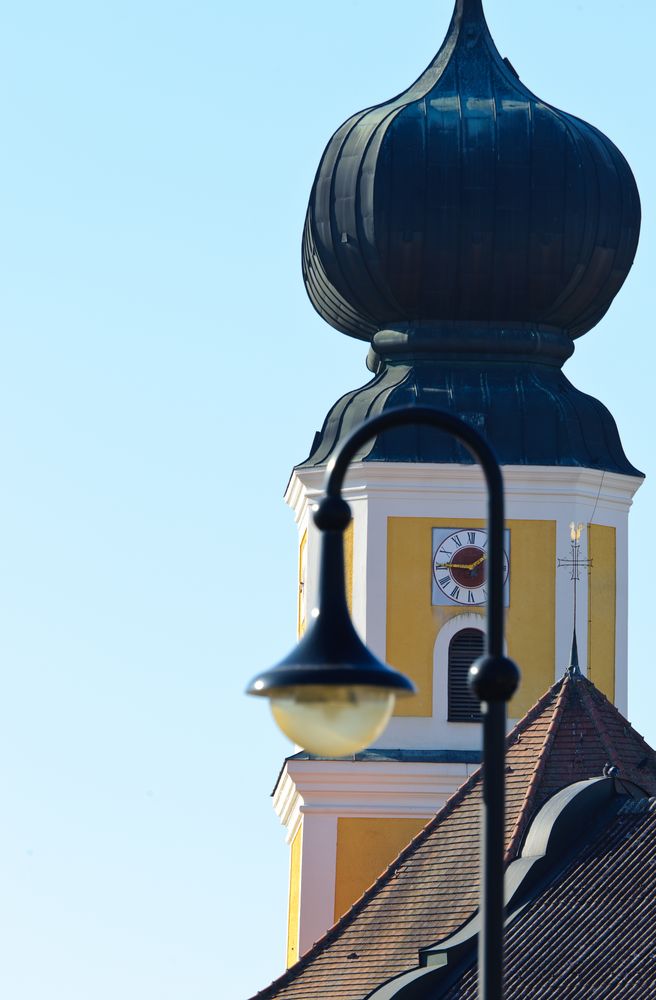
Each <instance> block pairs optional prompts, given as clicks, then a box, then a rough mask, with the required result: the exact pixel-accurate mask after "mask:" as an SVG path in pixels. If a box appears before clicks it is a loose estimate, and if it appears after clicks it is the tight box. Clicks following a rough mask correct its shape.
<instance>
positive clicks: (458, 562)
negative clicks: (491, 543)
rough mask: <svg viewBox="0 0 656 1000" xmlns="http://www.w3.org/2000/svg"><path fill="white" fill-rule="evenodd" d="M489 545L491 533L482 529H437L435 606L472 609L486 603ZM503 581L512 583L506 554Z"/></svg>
mask: <svg viewBox="0 0 656 1000" xmlns="http://www.w3.org/2000/svg"><path fill="white" fill-rule="evenodd" d="M436 535H437V537H436ZM487 542H488V538H487V531H484V530H483V529H482V528H460V529H458V530H453V529H450V528H448V529H446V532H445V531H444V530H442V531H439V529H433V581H434V587H433V604H465V605H469V606H470V607H471V606H472V605H474V606H476V605H479V604H485V602H486V600H487ZM503 579H504V584H505V583H506V581H507V580H508V556H507V554H506V552H505V551H504V554H503ZM436 597H437V598H438V599H437V600H436ZM440 597H441V599H440Z"/></svg>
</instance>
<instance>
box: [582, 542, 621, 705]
mask: <svg viewBox="0 0 656 1000" xmlns="http://www.w3.org/2000/svg"><path fill="white" fill-rule="evenodd" d="M588 558H589V559H591V560H592V566H591V567H590V569H589V570H588V676H589V677H590V680H591V681H593V683H594V684H596V686H597V687H598V688H599V689H600V690H601V691H603V692H604V694H605V695H606V697H607V698H609V699H610V701H615V602H616V579H617V576H616V573H617V568H616V540H615V528H611V527H608V526H606V525H603V524H589V525H588Z"/></svg>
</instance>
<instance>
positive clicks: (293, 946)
mask: <svg viewBox="0 0 656 1000" xmlns="http://www.w3.org/2000/svg"><path fill="white" fill-rule="evenodd" d="M302 847H303V827H302V826H299V828H298V830H297V831H296V833H295V834H294V839H293V840H292V844H291V858H290V868H289V906H288V908H287V967H288V968H289V966H290V965H293V964H294V962H296V961H297V960H298V937H299V916H300V903H301V850H302Z"/></svg>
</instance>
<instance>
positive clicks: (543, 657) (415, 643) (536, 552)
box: [386, 516, 556, 718]
mask: <svg viewBox="0 0 656 1000" xmlns="http://www.w3.org/2000/svg"><path fill="white" fill-rule="evenodd" d="M451 526H453V527H462V528H468V527H471V528H481V527H485V522H484V521H483V520H478V519H472V518H467V519H465V518H459V517H457V516H454V517H449V518H431V517H412V518H411V517H390V518H388V521H387V651H386V656H387V662H388V663H390V664H391V665H392V666H394V667H397V668H398V669H399V670H402V671H403V672H404V673H406V674H408V675H409V676H410V677H412V679H413V680H414V682H415V684H416V685H417V687H418V689H419V690H418V694H416V695H415V696H413V697H411V698H402V699H399V700H398V702H397V708H396V714H397V715H404V716H430V714H431V710H432V699H433V650H434V646H435V639H436V637H437V634H438V632H439V631H440V629H441V628H442V626H443V625H444V624H445V623H446V622H447V621H448V620H449V619H450V618H453V617H454V616H456V615H459V614H463V613H464V612H467V611H468V610H469V609H467V608H465V607H456V606H452V607H449V606H447V607H443V606H435V607H433V605H432V604H431V565H432V529H433V528H434V527H435V528H439V527H451ZM506 527H508V528H509V529H510V553H509V555H510V605H509V608H508V611H507V617H506V637H507V642H508V651H509V655H510V656H512V657H513V659H515V660H516V661H517V663H518V664H519V666H520V669H521V671H522V683H521V686H520V688H519V691H518V693H517V694H516V696H515V697H514V698H513V700H512V702H511V703H510V705H509V707H508V713H509V715H510V717H512V718H520V717H521V716H522V715H524V713H525V712H526V711H527V710H528V709H529V708H530V707H531V705H533V704H534V702H535V701H537V699H538V698H539V697H540V696H541V695H542V694H544V692H545V691H546V689H547V688H548V687H549V686H550V685H551V684H552V683H553V680H554V658H555V614H556V524H555V521H524V520H521V521H520V520H511V521H507V522H506ZM470 610H472V611H473V610H474V609H470ZM476 613H477V614H480V616H481V619H483V618H484V615H485V608H478V609H476Z"/></svg>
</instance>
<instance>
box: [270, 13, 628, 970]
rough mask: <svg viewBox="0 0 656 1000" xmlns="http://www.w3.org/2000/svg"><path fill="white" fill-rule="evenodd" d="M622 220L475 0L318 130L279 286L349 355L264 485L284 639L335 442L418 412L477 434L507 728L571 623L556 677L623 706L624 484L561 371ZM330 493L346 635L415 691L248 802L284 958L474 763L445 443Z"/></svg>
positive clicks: (594, 140)
mask: <svg viewBox="0 0 656 1000" xmlns="http://www.w3.org/2000/svg"><path fill="white" fill-rule="evenodd" d="M517 62H519V60H517ZM639 225H640V204H639V198H638V192H637V189H636V185H635V181H634V179H633V175H632V173H631V170H630V168H629V166H628V164H627V163H626V161H625V159H624V157H623V156H622V154H621V153H620V151H619V150H618V149H617V148H616V147H615V146H614V145H613V143H612V142H611V141H610V140H609V139H608V138H607V137H606V136H604V135H603V134H602V133H601V132H599V131H598V130H597V129H596V128H593V127H592V126H590V125H588V124H586V123H585V122H584V121H582V120H580V119H578V118H575V117H573V116H571V115H569V114H566V113H565V112H562V111H559V110H557V109H555V108H553V107H551V106H550V105H548V104H545V103H544V102H543V101H541V100H540V99H539V98H537V97H536V96H535V95H534V94H533V93H531V91H530V90H528V89H527V87H526V86H525V85H524V84H523V82H522V81H521V80H520V78H519V77H518V75H517V73H516V72H515V70H514V69H513V67H512V66H511V64H510V63H509V62H508V60H506V59H502V58H501V56H500V54H499V53H498V51H497V49H496V47H495V45H494V42H493V41H492V38H491V36H490V33H489V30H488V27H487V25H486V22H485V18H484V15H483V10H482V6H481V2H480V0H457V2H456V5H455V10H454V13H453V17H452V20H451V24H450V26H449V29H448V32H447V36H446V39H445V41H444V43H443V45H442V47H441V48H440V50H439V52H438V53H437V55H436V56H435V58H434V60H433V61H432V62H431V64H430V65H429V66H428V68H427V69H426V70H425V72H424V73H423V74H422V75H421V76H420V77H419V79H418V80H417V81H416V82H415V83H414V84H413V85H412V86H411V87H410V88H409V89H408V90H406V91H405V92H404V93H402V94H401V95H400V96H398V97H396V98H394V99H393V100H391V101H388V102H384V103H382V104H379V105H377V106H375V107H372V108H368V109H367V110H365V111H362V112H359V113H357V114H355V115H353V116H352V117H351V118H349V119H348V120H347V121H346V122H345V123H344V124H343V125H342V126H341V127H340V128H339V129H338V130H337V131H336V132H335V134H334V135H333V137H332V138H331V139H330V141H329V143H328V146H327V147H326V150H325V152H324V154H323V157H322V159H321V163H320V165H319V168H318V171H317V175H316V178H315V181H314V185H313V188H312V192H311V195H310V201H309V206H308V211H307V217H306V221H305V228H304V233H303V275H304V280H305V284H306V288H307V292H308V295H309V297H310V299H311V301H312V304H313V305H314V307H315V309H316V310H317V311H318V312H319V313H320V315H321V316H322V317H323V318H324V319H325V320H326V321H327V322H328V323H329V324H331V326H333V327H334V328H335V329H336V330H339V331H340V332H342V333H345V334H347V335H349V336H352V337H356V338H358V339H360V340H363V341H365V342H367V343H368V344H369V353H368V357H367V366H368V368H369V370H370V372H371V378H370V380H369V381H367V382H366V384H365V385H363V386H361V387H360V388H357V389H354V390H352V391H350V392H347V393H346V394H345V395H344V396H342V397H341V398H340V399H339V400H338V401H337V402H336V403H335V405H334V406H333V407H332V409H331V410H330V412H329V413H328V415H327V417H326V419H325V422H324V425H323V427H322V429H321V431H320V432H318V433H317V434H316V435H315V439H314V442H313V444H312V448H311V451H310V454H309V456H308V458H306V459H305V461H303V462H301V463H300V464H299V465H297V466H296V467H295V468H294V470H293V472H292V476H291V479H290V482H289V486H288V489H287V495H286V499H287V502H288V504H289V506H290V507H291V508H292V510H293V512H294V516H295V518H296V523H297V526H298V532H299V600H298V620H299V631H301V632H302V630H303V628H304V622H305V618H306V615H307V614H308V613H309V612H310V610H311V609H312V607H313V601H314V596H315V593H316V583H317V558H318V539H317V537H316V535H315V532H314V530H313V525H312V521H311V518H310V516H309V515H310V511H311V508H312V506H313V504H314V503H315V502H316V501H317V499H318V498H319V497H320V496H321V491H322V484H323V477H324V473H325V469H326V465H327V463H328V462H329V461H330V459H331V457H332V455H333V454H334V452H335V449H336V447H337V446H338V444H339V442H340V441H341V440H343V438H344V437H345V436H346V435H347V434H348V433H349V432H350V431H351V430H352V429H353V428H355V427H356V426H357V425H358V424H359V423H360V422H361V421H362V420H363V419H364V418H366V417H368V416H374V415H377V414H380V413H383V412H384V411H385V410H386V409H388V408H390V407H394V406H396V405H408V404H413V403H415V404H421V405H424V406H434V407H436V408H440V409H443V410H447V411H450V412H452V413H455V414H457V415H458V416H460V417H462V418H463V419H464V420H466V421H467V422H469V423H470V424H471V425H472V426H474V427H475V428H476V429H477V430H479V431H480V432H481V433H482V434H483V435H484V436H485V437H486V438H487V440H488V441H489V442H490V444H491V445H492V447H493V448H494V450H495V452H496V455H497V457H498V459H499V461H500V462H501V464H502V466H503V473H504V482H505V489H506V504H507V518H508V519H507V524H506V569H507V574H506V607H507V642H508V652H509V655H510V656H511V657H512V658H513V659H514V660H515V661H516V662H517V663H518V664H519V666H520V668H521V670H522V683H521V686H520V689H519V691H518V693H517V695H516V697H515V699H514V700H513V701H512V702H511V703H510V706H509V715H510V716H511V717H512V718H513V719H518V718H520V717H521V716H522V715H523V714H524V713H525V712H526V711H527V710H528V709H529V708H530V706H531V705H532V704H533V703H534V702H535V701H536V700H537V699H538V697H539V696H541V695H542V694H543V693H544V691H545V690H546V688H548V687H549V686H550V685H551V684H552V683H553V682H554V680H555V679H556V678H557V677H559V676H560V674H561V673H562V671H563V669H564V667H565V666H566V665H567V663H568V662H569V653H570V643H571V637H572V627H573V625H574V624H575V625H576V634H577V637H578V650H579V663H580V667H581V670H582V672H583V673H587V675H588V676H589V677H590V678H591V679H592V680H593V681H594V683H595V684H596V685H597V687H598V688H600V689H601V690H602V691H603V692H604V693H605V694H606V695H607V696H608V697H609V698H610V699H611V701H614V702H615V704H616V705H617V706H618V708H619V709H620V711H622V712H626V688H627V643H626V631H627V524H628V512H629V508H630V506H631V502H632V498H633V495H634V493H635V491H636V490H637V488H638V487H639V486H640V483H641V481H642V475H641V473H640V472H639V471H638V470H637V469H635V468H634V467H633V465H631V463H630V462H629V461H628V459H627V458H626V456H625V454H624V451H623V448H622V444H621V441H620V438H619V434H618V431H617V427H616V425H615V422H614V420H613V418H612V416H611V414H610V413H609V411H608V410H607V409H606V408H605V407H604V406H603V404H602V403H600V402H598V401H597V400H596V399H594V398H592V397H591V396H588V395H586V394H584V393H582V392H580V391H579V390H577V389H576V388H575V387H574V386H573V385H572V384H571V383H570V382H569V381H568V379H567V377H566V376H565V374H564V373H563V370H562V368H563V365H564V364H565V362H566V361H567V359H568V358H569V357H570V356H571V354H572V353H573V351H574V346H575V341H576V340H577V339H578V338H580V337H581V336H583V335H584V334H585V333H587V332H588V331H589V330H591V329H592V328H593V327H594V326H595V325H596V324H597V323H598V321H599V320H600V319H601V318H602V316H603V315H604V313H605V312H606V310H607V309H608V308H609V306H610V304H611V302H612V300H613V298H614V296H615V295H616V293H617V292H618V291H619V289H620V287H621V285H622V283H623V282H624V280H625V278H626V276H627V274H628V272H629V270H630V267H631V264H632V262H633V257H634V254H635V251H636V247H637V241H638V233H639ZM344 496H345V498H346V499H347V500H348V501H349V503H350V504H351V508H352V511H353V522H352V527H351V529H350V531H349V533H348V534H347V538H346V566H347V587H348V593H349V601H350V607H351V612H352V615H353V619H354V621H355V624H356V626H357V628H358V629H359V631H360V633H361V635H362V637H363V639H364V640H365V641H366V643H367V644H368V645H369V646H370V647H371V648H372V649H373V650H374V651H375V652H376V654H377V655H378V656H380V657H381V658H382V659H384V660H386V661H387V662H388V663H390V664H391V665H392V666H394V667H396V668H397V669H399V670H401V671H402V672H403V673H405V674H407V675H408V676H410V677H411V678H412V680H413V681H414V682H415V684H416V686H417V688H418V693H417V695H416V696H414V697H413V698H409V699H404V700H403V701H401V702H399V703H398V708H397V714H396V715H395V717H394V718H393V719H392V721H391V723H390V725H389V726H388V728H387V730H386V732H385V734H384V736H383V737H382V738H381V739H380V740H379V741H378V742H377V744H376V745H375V746H373V747H371V748H370V749H369V750H367V751H365V752H364V753H362V754H357V755H356V756H355V757H353V758H348V759H340V760H326V759H318V758H316V757H311V756H310V755H308V754H306V753H304V752H300V753H296V754H293V755H292V756H291V757H289V758H288V759H287V761H286V762H285V764H284V766H283V769H282V771H281V774H280V777H279V780H278V783H277V786H276V790H275V793H274V804H275V808H276V809H277V811H278V814H279V815H280V817H281V820H282V821H283V822H284V823H285V825H286V826H287V830H288V837H289V842H290V845H291V875H290V896H289V949H288V960H289V962H290V964H291V962H293V961H295V960H296V958H298V957H300V955H301V954H302V953H303V952H304V951H305V950H306V949H307V948H308V947H309V946H310V945H311V944H312V943H313V942H314V941H315V940H317V939H318V938H319V937H320V936H321V935H322V934H323V933H324V932H325V931H326V930H327V929H328V927H329V926H330V925H331V924H332V923H333V922H334V920H335V919H337V918H338V917H339V916H340V915H341V914H342V913H344V912H345V910H347V909H348V907H349V906H350V905H351V904H352V903H353V902H354V901H355V899H357V898H358V897H359V896H360V895H361V893H362V892H363V891H364V890H365V889H366V888H367V887H368V886H369V885H370V884H371V882H373V881H374V880H375V878H376V877H377V876H378V875H379V874H380V873H381V871H382V870H383V869H384V868H385V866H386V865H387V864H388V863H389V862H390V861H392V860H393V858H394V857H395V856H396V854H397V853H398V851H399V850H400V849H401V848H402V847H404V846H405V844H406V843H407V842H408V841H409V840H410V838H411V837H412V836H413V835H414V834H415V833H417V832H418V831H419V830H420V829H421V827H422V826H423V824H424V823H425V821H426V820H427V819H428V818H429V817H430V816H431V815H432V814H433V813H434V812H435V810H436V809H437V808H439V807H440V806H441V805H442V804H443V803H444V802H445V801H446V799H447V798H448V797H449V796H450V795H451V794H452V793H453V792H454V791H455V789H456V788H457V787H458V786H459V785H460V784H461V783H462V781H463V780H464V779H465V778H466V777H467V776H468V774H469V773H471V771H472V770H473V769H474V768H475V767H476V766H477V764H478V762H479V760H480V726H479V723H478V716H477V714H476V704H475V703H474V701H473V700H472V699H471V698H470V696H469V694H468V690H467V687H466V683H465V677H466V672H467V669H468V667H469V664H470V663H471V661H472V660H473V659H474V658H475V656H476V655H478V651H479V649H480V648H481V645H482V635H483V629H484V617H483V613H484V603H485V582H486V544H487V536H486V532H485V521H484V509H485V508H484V499H485V490H484V485H483V481H482V477H481V475H480V472H479V471H478V469H477V467H475V466H474V465H473V464H472V463H471V460H470V458H469V456H468V455H467V454H466V453H465V451H464V450H462V449H461V448H460V446H458V445H457V444H455V443H454V442H453V441H452V440H450V439H446V438H443V437H441V436H440V435H439V434H436V433H435V432H432V431H430V430H428V429H423V428H422V429H415V428H408V429H405V428H404V429H401V430H396V431H392V432H389V433H388V434H387V435H381V436H380V437H378V438H377V439H374V440H373V441H372V442H370V444H368V445H367V446H366V448H364V449H363V451H362V453H361V454H359V455H357V456H356V461H355V462H354V463H353V465H352V466H351V469H350V472H349V476H348V479H347V484H346V489H345V491H344ZM571 522H575V524H577V525H578V524H581V525H582V526H583V528H582V531H581V535H580V543H579V544H580V557H581V560H582V565H583V564H584V563H586V562H587V561H589V562H590V563H591V565H590V566H589V567H588V566H586V568H585V570H584V572H582V574H581V578H580V581H579V583H578V591H577V594H578V599H577V603H576V622H574V621H573V613H574V609H573V603H572V590H571V583H570V579H569V576H568V575H567V574H565V573H562V572H558V571H557V563H558V556H559V555H560V556H562V555H563V554H566V553H567V551H568V547H569V538H570V528H569V526H570V523H571Z"/></svg>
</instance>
